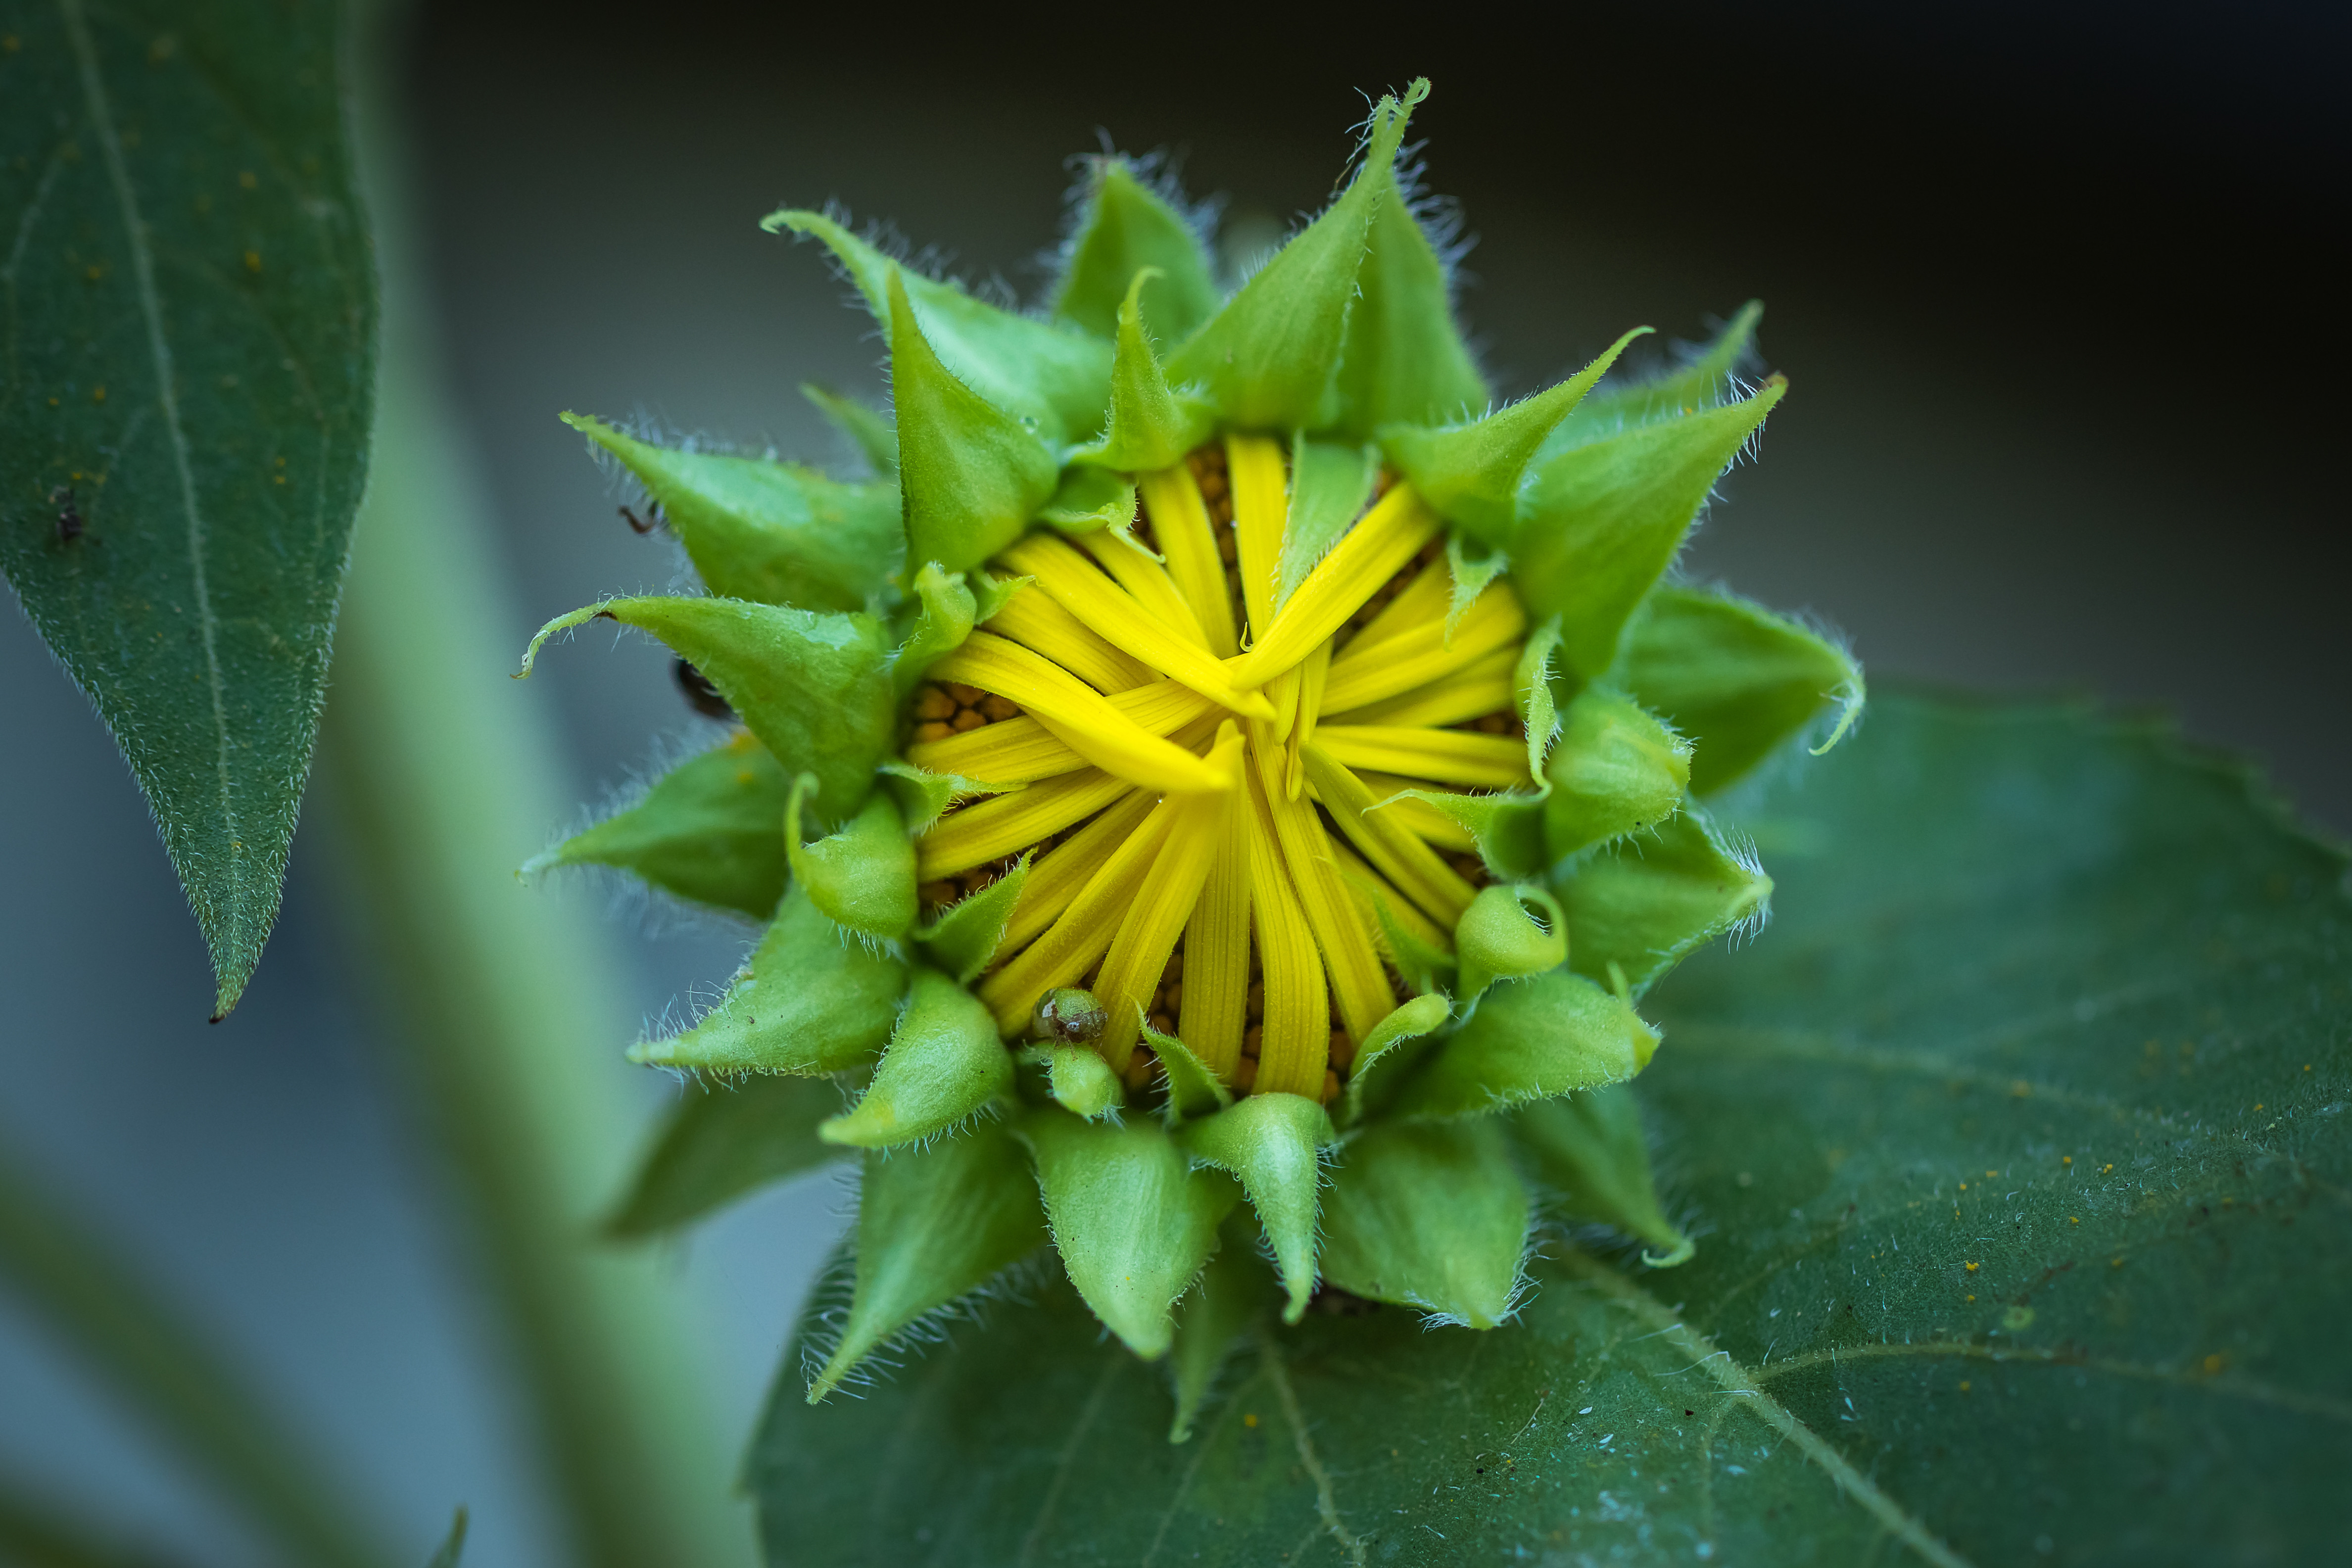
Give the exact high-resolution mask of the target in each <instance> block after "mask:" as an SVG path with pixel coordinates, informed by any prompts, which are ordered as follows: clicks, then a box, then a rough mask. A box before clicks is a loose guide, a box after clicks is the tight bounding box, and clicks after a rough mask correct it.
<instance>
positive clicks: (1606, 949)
mask: <svg viewBox="0 0 2352 1568" xmlns="http://www.w3.org/2000/svg"><path fill="white" fill-rule="evenodd" d="M1553 887H1554V889H1555V891H1557V892H1558V893H1559V902H1560V904H1561V905H1562V907H1564V908H1565V909H1566V910H1567V911H1568V941H1569V963H1570V966H1571V967H1574V968H1575V970H1576V972H1577V973H1578V974H1580V975H1590V976H1591V977H1593V978H1595V979H1612V982H1613V975H1614V974H1622V976H1623V977H1624V978H1625V980H1626V982H1627V983H1628V984H1630V985H1631V986H1632V988H1633V993H1634V994H1635V995H1636V996H1638V995H1640V994H1641V993H1642V992H1643V991H1646V990H1648V989H1649V988H1650V987H1651V986H1652V985H1654V984H1655V983H1656V982H1657V979H1658V977H1660V976H1662V975H1664V973H1665V972H1666V971H1667V970H1669V969H1671V968H1673V967H1675V965H1676V964H1679V963H1681V962H1682V960H1683V959H1684V957H1685V956H1687V955H1689V954H1690V953H1692V952H1695V951H1696V950H1697V949H1698V948H1699V947H1702V946H1705V945H1706V944H1707V943H1709V942H1712V941H1713V940H1715V938H1717V936H1722V935H1723V934H1724V933H1725V932H1727V931H1730V930H1733V929H1734V928H1735V927H1738V926H1742V925H1752V926H1760V925H1763V923H1764V918H1765V915H1766V911H1767V909H1768V907H1769V904H1770V903H1771V898H1772V879H1771V878H1770V877H1769V876H1767V875H1765V874H1764V868H1763V867H1762V866H1761V865H1759V863H1758V862H1757V860H1756V852H1755V851H1754V850H1753V849H1752V848H1750V847H1748V846H1747V845H1745V844H1741V843H1738V842H1735V841H1731V840H1729V839H1727V837H1726V835H1725V834H1724V833H1722V832H1721V831H1718V830H1717V828H1716V826H1715V824H1714V823H1713V822H1712V821H1708V820H1707V818H1706V815H1705V814H1704V813H1702V812H1700V811H1697V810H1690V811H1685V813H1683V814H1682V815H1681V816H1679V817H1674V818H1671V819H1669V820H1668V821H1664V822H1661V823H1659V824H1658V826H1657V827H1656V828H1655V829H1654V830H1653V831H1650V832H1647V833H1643V834H1642V835H1640V836H1638V837H1636V838H1632V839H1627V840H1624V841H1622V842H1620V843H1618V844H1615V845H1613V846H1612V847H1610V848H1608V849H1605V850H1602V851H1601V852H1599V853H1597V854H1594V855H1591V856H1590V857H1588V858H1586V859H1584V860H1581V861H1578V862H1574V863H1572V864H1571V865H1570V867H1569V868H1568V869H1567V870H1566V871H1565V872H1563V873H1561V874H1560V875H1559V877H1558V878H1557V879H1556V880H1555V881H1554V883H1553ZM1612 971H1613V973H1612Z"/></svg>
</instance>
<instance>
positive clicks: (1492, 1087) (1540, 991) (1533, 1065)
mask: <svg viewBox="0 0 2352 1568" xmlns="http://www.w3.org/2000/svg"><path fill="white" fill-rule="evenodd" d="M1571 956H1573V955H1571ZM1657 1048H1658V1031H1657V1030H1654V1029H1652V1028H1651V1027H1650V1026H1649V1025H1648V1024H1646V1023H1643V1021H1642V1019H1641V1016H1640V1015H1639V1014H1637V1013H1635V1012H1634V1011H1633V1006H1632V1004H1631V1003H1629V1002H1628V1001H1626V1000H1625V998H1622V997H1619V996H1617V995H1614V994H1613V993H1612V992H1609V991H1606V990H1603V989H1602V988H1601V987H1599V986H1597V985H1595V984H1593V983H1592V982H1591V980H1588V979H1586V978H1585V977H1583V976H1581V975H1576V974H1570V972H1568V971H1567V970H1565V969H1551V970H1548V971H1546V972H1544V973H1542V974H1538V975H1535V976H1532V977H1529V978H1527V979H1523V980H1514V981H1511V982H1509V983H1507V984H1505V985H1501V986H1496V987H1495V988H1493V989H1491V990H1489V991H1488V992H1487V993H1486V995H1485V996H1484V997H1482V998H1479V1001H1478V1005H1477V1008H1476V1009H1475V1011H1473V1012H1472V1013H1471V1014H1470V1016H1469V1017H1468V1018H1467V1019H1464V1020H1463V1021H1462V1022H1461V1024H1459V1025H1458V1026H1457V1027H1456V1028H1455V1029H1454V1032H1453V1033H1452V1034H1450V1035H1448V1036H1447V1037H1446V1038H1445V1041H1444V1044H1442V1045H1440V1046H1439V1047H1438V1048H1437V1049H1436V1050H1435V1051H1433V1052H1432V1053H1431V1054H1430V1056H1429V1059H1428V1061H1425V1062H1424V1063H1423V1065H1422V1067H1421V1069H1420V1070H1419V1071H1416V1072H1415V1073H1414V1074H1413V1075H1412V1079H1411V1080H1410V1081H1409V1082H1406V1083H1405V1084H1404V1085H1403V1087H1402V1089H1401V1090H1400V1091H1399V1092H1398V1093H1397V1097H1396V1099H1395V1101H1394V1102H1393V1103H1391V1105H1390V1107H1389V1111H1390V1113H1391V1115H1396V1116H1431V1117H1450V1116H1484V1115H1486V1114H1489V1113H1493V1112H1496V1111H1503V1110H1507V1109H1508V1108H1510V1107H1511V1106H1513V1105H1517V1104H1521V1103H1525V1102H1527V1101H1529V1100H1548V1099H1549V1098H1551V1097H1552V1096H1553V1095H1556V1094H1568V1093H1572V1092H1576V1091H1577V1090H1580V1089H1593V1088H1598V1087H1599V1086H1600V1085H1601V1084H1603V1083H1618V1082H1623V1081H1624V1080H1626V1079H1628V1078H1631V1077H1633V1075H1634V1074H1635V1073H1637V1072H1639V1071H1642V1069H1643V1068H1644V1067H1647V1066H1648V1065H1649V1064H1650V1057H1651V1055H1652V1053H1654V1051H1656V1050H1657Z"/></svg>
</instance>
